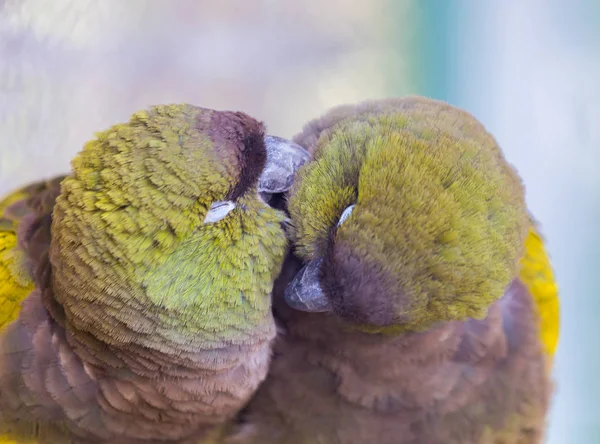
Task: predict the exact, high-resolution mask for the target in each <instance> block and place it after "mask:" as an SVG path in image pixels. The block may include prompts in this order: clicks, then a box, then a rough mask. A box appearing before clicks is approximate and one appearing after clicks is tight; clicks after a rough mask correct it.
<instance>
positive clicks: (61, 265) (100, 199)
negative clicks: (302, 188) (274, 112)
mask: <svg viewBox="0 0 600 444" xmlns="http://www.w3.org/2000/svg"><path fill="white" fill-rule="evenodd" d="M267 137H270V136H267ZM278 144H279V145H281V146H283V145H284V144H283V143H282V142H281V140H279V141H278ZM279 145H278V146H279ZM288 148H289V147H288ZM269 149H270V148H269V147H268V146H267V147H266V146H265V134H264V127H263V126H262V124H260V123H259V122H257V121H255V120H254V119H252V118H251V117H249V116H247V115H245V114H243V113H234V112H218V111H212V110H207V109H203V108H198V107H194V106H191V105H168V106H157V107H153V108H151V109H150V110H148V111H142V112H139V113H136V114H134V115H133V116H132V118H131V120H130V122H129V123H127V124H123V125H115V126H113V127H112V128H110V129H109V130H107V131H105V132H103V133H100V134H98V136H97V138H96V139H95V140H93V141H91V142H89V143H88V144H86V146H85V147H84V149H83V151H82V152H81V153H80V154H79V155H78V156H77V157H76V158H75V159H74V160H73V163H72V165H73V172H72V174H71V175H69V176H67V177H61V178H57V179H56V180H53V181H49V182H46V183H38V184H34V185H32V186H30V187H26V188H24V189H22V190H19V191H17V192H15V193H13V194H12V195H10V196H8V197H7V198H6V199H5V200H4V201H2V203H1V204H0V209H1V210H2V218H1V219H0V277H1V278H2V281H1V284H0V310H1V311H0V320H1V324H0V433H1V434H3V436H4V439H5V440H6V441H4V442H6V443H9V442H13V441H12V440H14V442H39V443H70V442H72V443H114V444H118V443H123V444H126V443H127V444H129V443H131V444H135V443H175V442H176V443H187V442H189V443H192V442H200V441H201V440H204V441H206V442H208V441H210V439H211V437H212V436H213V435H214V436H216V435H217V434H218V433H219V427H220V425H221V424H223V423H224V422H226V421H227V420H229V419H231V418H232V417H233V416H234V415H235V414H236V413H237V412H238V410H239V409H240V408H242V407H243V405H244V404H245V403H246V402H247V401H248V399H249V398H250V396H251V395H252V394H253V393H254V391H255V389H256V388H257V386H258V384H259V383H260V382H261V381H262V380H263V379H264V377H265V375H266V372H267V369H268V364H269V360H270V347H271V342H272V339H273V338H274V336H275V325H274V322H273V318H272V313H271V309H270V293H271V288H272V285H273V281H274V279H275V278H276V276H277V275H278V273H279V271H280V269H281V264H282V262H283V259H284V256H285V251H286V245H287V241H286V239H285V235H284V232H283V228H282V222H284V220H285V215H284V214H283V213H281V212H279V211H276V210H274V209H272V208H270V207H269V206H268V205H266V204H265V202H264V201H263V200H261V199H260V198H259V192H262V193H263V194H264V193H268V192H269V191H271V190H269V189H262V188H261V187H260V186H259V180H260V182H261V183H262V182H265V183H267V182H268V183H271V182H273V181H272V180H270V178H266V177H262V176H261V174H262V172H263V169H264V170H266V168H265V166H266V164H268V163H269V158H270V157H273V156H272V155H271V153H270V152H269ZM273 149H277V147H275V148H273ZM283 169H284V170H285V165H284V168H283ZM270 170H271V171H273V170H277V174H279V175H281V174H282V171H283V170H282V168H279V169H278V168H275V169H273V168H271V169H270ZM289 173H290V174H292V173H293V172H292V171H289ZM275 182H276V181H275ZM284 182H285V181H284ZM273 191H277V192H279V191H281V190H273ZM1 439H2V438H0V442H2V441H1Z"/></svg>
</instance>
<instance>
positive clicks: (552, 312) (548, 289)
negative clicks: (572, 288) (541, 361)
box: [519, 220, 560, 357]
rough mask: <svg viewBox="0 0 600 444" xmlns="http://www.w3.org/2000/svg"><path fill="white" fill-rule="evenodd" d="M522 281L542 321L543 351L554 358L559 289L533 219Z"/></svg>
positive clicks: (522, 266)
mask: <svg viewBox="0 0 600 444" xmlns="http://www.w3.org/2000/svg"><path fill="white" fill-rule="evenodd" d="M519 278H520V280H521V281H522V282H523V283H524V284H525V286H526V287H527V289H528V290H529V292H530V293H531V296H532V297H533V300H534V302H535V307H536V310H537V313H538V316H539V319H540V336H541V341H542V343H543V346H544V350H545V352H546V353H547V355H548V356H550V357H553V356H554V353H555V351H556V346H557V344H558V336H559V328H560V304H559V296H558V287H557V285H556V280H555V277H554V273H553V270H552V264H551V262H550V257H549V255H548V252H547V251H546V248H545V246H544V238H543V237H542V235H541V234H540V230H539V226H538V224H537V223H536V222H535V221H533V220H532V224H531V227H530V229H529V233H528V235H527V238H526V240H525V255H524V256H523V259H521V271H520V273H519Z"/></svg>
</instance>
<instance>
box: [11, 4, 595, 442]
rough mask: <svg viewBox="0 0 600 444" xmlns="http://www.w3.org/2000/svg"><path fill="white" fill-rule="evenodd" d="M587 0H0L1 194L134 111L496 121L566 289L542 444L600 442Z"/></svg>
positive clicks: (276, 129)
mask: <svg viewBox="0 0 600 444" xmlns="http://www.w3.org/2000/svg"><path fill="white" fill-rule="evenodd" d="M599 30H600V2H598V1H596V0H589V1H582V0H568V1H567V0H564V1H542V0H528V1H521V0H510V1H509V0H502V1H475V0H470V1H468V0H454V1H444V0H437V1H436V0H419V1H416V0H414V1H413V0H403V1H394V0H365V1H359V0H335V1H334V0H329V1H327V2H325V1H321V0H295V1H289V2H283V1H275V0H261V1H259V0H256V1H245V0H240V1H237V2H233V1H225V0H215V1H212V2H208V1H198V0H195V1H192V0H174V1H166V0H164V1H160V0H154V1H151V0H127V1H124V0H103V1H95V0H53V1H47V0H0V192H6V191H9V190H10V189H12V188H14V187H17V186H19V185H22V184H24V183H26V182H27V181H30V180H34V179H37V178H40V177H45V176H51V175H53V174H57V173H61V172H64V171H66V170H68V168H69V160H70V158H71V157H72V156H73V155H74V154H75V152H76V151H78V150H79V149H80V147H81V146H82V144H83V143H84V142H85V141H86V140H88V139H89V138H91V137H92V136H93V132H94V131H98V130H102V129H105V128H106V127H107V126H109V125H110V124H112V123H115V122H118V121H122V120H124V119H127V118H128V116H129V115H130V114H131V113H132V112H134V111H136V110H138V109H140V108H143V107H146V106H148V105H151V104H156V103H164V102H183V101H185V102H190V103H194V104H198V105H202V106H206V107H211V108H218V109H239V110H244V111H247V112H248V113H250V114H252V115H254V116H256V117H258V118H260V119H263V120H264V121H265V122H267V124H268V127H269V130H270V132H271V133H273V134H277V135H281V136H291V135H293V134H294V133H295V132H297V131H298V130H299V129H300V128H301V125H302V124H303V123H304V122H305V121H306V120H307V119H309V118H312V117H315V116H317V115H318V114H319V113H321V112H322V111H324V110H325V109H327V108H328V107H330V106H332V105H336V104H341V103H347V102H356V101H358V100H361V99H364V98H376V97H385V96H390V95H405V94H410V93H418V94H422V95H428V96H431V97H434V98H437V99H442V100H446V101H449V102H450V103H452V104H455V105H458V106H461V107H463V108H465V109H467V110H469V111H470V112H472V113H473V114H475V116H477V117H478V118H479V119H480V120H481V121H482V122H483V123H484V124H485V125H486V126H487V127H488V128H489V129H490V130H491V132H492V133H494V134H495V136H496V137H497V139H498V141H499V142H500V144H501V146H502V147H503V148H504V150H505V152H506V155H507V157H508V159H509V160H510V161H511V162H512V163H513V164H514V165H516V167H517V168H518V170H519V171H520V173H521V175H522V176H523V177H524V180H525V182H526V184H527V197H528V202H529V205H530V207H531V209H532V211H533V213H534V214H535V216H536V217H537V218H538V219H540V220H541V221H542V223H543V231H544V233H545V235H546V237H547V239H548V248H549V250H550V253H551V255H552V257H553V260H554V264H555V268H556V274H557V277H558V281H559V285H560V289H561V296H562V335H561V343H560V346H559V351H558V358H557V369H556V379H557V393H556V396H555V399H554V407H553V411H552V416H551V418H550V427H549V437H548V442H550V443H552V444H566V443H569V444H577V443H582V444H593V443H600V401H599V400H600V353H598V350H600V321H599V320H598V319H599V315H600V299H598V296H599V295H600V284H599V282H600V278H598V275H600V266H599V265H598V264H599V262H600V235H599V234H598V225H599V224H598V222H599V221H600V199H599V197H600V81H599V80H598V79H600V31H599Z"/></svg>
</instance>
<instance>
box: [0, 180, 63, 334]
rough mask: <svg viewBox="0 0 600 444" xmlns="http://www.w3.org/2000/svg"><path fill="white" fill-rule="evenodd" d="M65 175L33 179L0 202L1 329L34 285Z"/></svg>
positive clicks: (14, 313)
mask: <svg viewBox="0 0 600 444" xmlns="http://www.w3.org/2000/svg"><path fill="white" fill-rule="evenodd" d="M64 177H65V176H60V177H56V178H54V179H51V180H47V181H42V182H36V183H34V184H31V185H28V186H26V187H23V188H21V189H19V190H17V191H14V192H12V193H11V194H9V195H7V196H5V197H4V198H3V199H2V200H1V201H0V329H2V328H3V327H5V326H6V325H7V324H9V323H10V322H11V321H13V320H14V319H15V318H16V317H17V316H18V314H19V310H20V306H21V301H22V300H23V299H24V298H25V297H26V296H27V295H28V294H29V293H30V292H31V291H32V290H33V288H34V278H33V274H34V270H35V267H36V265H37V263H38V262H39V259H40V258H41V257H42V256H43V254H45V252H46V251H47V250H48V246H49V245H50V223H51V217H52V209H53V207H54V201H55V200H56V197H57V196H58V194H59V192H60V182H61V181H62V180H63V179H64Z"/></svg>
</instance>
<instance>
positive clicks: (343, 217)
mask: <svg viewBox="0 0 600 444" xmlns="http://www.w3.org/2000/svg"><path fill="white" fill-rule="evenodd" d="M355 206H356V204H355V205H350V206H349V207H348V208H346V209H345V210H344V212H343V213H342V215H341V216H340V221H339V222H338V227H339V226H340V225H342V224H343V223H344V221H345V220H346V219H348V217H350V215H351V214H352V211H353V210H354V207H355Z"/></svg>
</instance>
